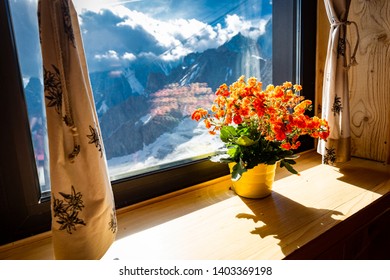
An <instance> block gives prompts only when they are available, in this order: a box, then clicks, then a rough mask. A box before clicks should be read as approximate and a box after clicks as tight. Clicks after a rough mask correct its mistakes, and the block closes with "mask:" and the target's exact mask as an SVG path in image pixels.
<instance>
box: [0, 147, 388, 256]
mask: <svg viewBox="0 0 390 280" xmlns="http://www.w3.org/2000/svg"><path fill="white" fill-rule="evenodd" d="M296 168H297V169H298V170H299V171H300V172H301V175H300V176H296V175H291V174H290V173H288V172H287V171H286V170H285V169H280V168H278V169H277V172H276V181H275V185H274V191H273V193H272V195H271V196H269V197H267V198H265V199H259V200H256V199H244V198H240V197H239V196H237V195H236V194H235V193H234V192H233V191H232V190H230V186H231V181H230V178H229V176H225V177H222V178H219V179H216V180H212V181H209V182H205V183H203V184H200V185H196V186H193V187H191V188H188V189H185V190H182V191H179V192H175V193H172V194H169V195H166V196H162V197H160V198H156V199H153V200H150V201H146V202H143V203H140V204H136V205H133V206H131V207H128V208H124V209H121V210H120V211H118V226H119V231H118V235H117V240H116V241H115V243H114V244H113V245H112V246H111V248H110V249H109V251H108V252H107V254H106V255H105V256H104V259H108V260H112V259H116V258H118V259H123V260H124V259H133V260H140V259H145V260H151V259H154V260H163V259H171V260H172V259H182V260H190V259H283V258H285V257H286V256H288V255H290V254H291V253H292V252H294V251H296V250H297V249H298V248H301V247H302V246H304V245H305V244H307V243H308V242H311V241H313V240H315V239H316V238H317V237H318V236H320V235H321V234H323V233H325V232H327V231H328V230H329V229H331V228H333V227H334V226H335V225H338V224H339V223H342V221H344V220H345V219H347V218H348V217H351V216H352V215H354V214H355V213H358V212H359V211H360V210H361V209H363V208H365V207H366V206H367V205H370V204H371V203H373V202H375V201H376V200H377V199H379V198H381V197H382V196H383V195H384V194H386V193H389V192H390V166H388V165H384V164H381V163H378V162H374V161H368V160H363V159H356V158H354V159H353V160H352V161H350V162H348V163H345V164H341V165H339V166H337V167H336V166H327V165H322V164H321V156H320V155H318V154H317V153H314V152H309V153H304V154H302V155H301V157H300V158H299V159H298V164H297V166H296ZM51 258H53V254H52V250H51V239H50V237H49V236H47V235H42V240H39V238H34V239H33V240H30V242H28V241H23V242H16V243H14V244H9V245H7V246H4V247H0V259H51Z"/></svg>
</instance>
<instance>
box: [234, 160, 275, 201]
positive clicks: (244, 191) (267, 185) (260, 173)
mask: <svg viewBox="0 0 390 280" xmlns="http://www.w3.org/2000/svg"><path fill="white" fill-rule="evenodd" d="M235 164H236V163H234V162H232V163H229V168H230V171H232V169H233V166H234V165H235ZM275 170H276V163H275V164H272V165H267V164H259V165H257V166H256V167H254V168H252V169H248V171H246V172H244V173H243V174H242V177H241V178H240V179H239V180H238V181H232V183H233V190H234V191H235V192H236V194H238V195H239V196H242V197H246V198H263V197H266V196H268V195H270V194H271V191H272V185H273V183H274V179H275Z"/></svg>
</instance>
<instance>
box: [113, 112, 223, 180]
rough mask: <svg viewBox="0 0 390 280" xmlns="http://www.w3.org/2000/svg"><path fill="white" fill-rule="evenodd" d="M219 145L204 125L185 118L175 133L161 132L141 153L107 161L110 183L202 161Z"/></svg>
mask: <svg viewBox="0 0 390 280" xmlns="http://www.w3.org/2000/svg"><path fill="white" fill-rule="evenodd" d="M222 146H223V143H222V141H220V140H219V137H215V136H212V135H210V134H209V133H208V131H207V130H206V128H205V127H204V124H203V123H196V122H195V121H193V120H191V119H190V118H186V119H183V120H182V122H181V123H180V124H179V125H178V126H177V127H176V129H175V130H174V131H172V132H170V133H168V132H167V133H164V134H163V135H161V136H160V137H159V138H157V139H156V141H155V142H153V143H151V144H149V145H145V146H144V149H143V150H140V151H137V152H135V153H133V154H130V155H126V156H122V157H116V158H112V159H110V160H108V167H109V172H110V176H111V180H116V179H120V178H124V177H128V176H131V175H136V174H139V173H143V172H147V171H151V170H158V169H160V167H159V166H160V165H163V164H168V163H172V164H173V165H175V164H180V163H183V162H187V161H190V160H191V159H199V158H202V157H203V158H204V157H207V156H208V155H210V154H212V153H213V152H214V151H215V150H217V149H218V148H220V147H222Z"/></svg>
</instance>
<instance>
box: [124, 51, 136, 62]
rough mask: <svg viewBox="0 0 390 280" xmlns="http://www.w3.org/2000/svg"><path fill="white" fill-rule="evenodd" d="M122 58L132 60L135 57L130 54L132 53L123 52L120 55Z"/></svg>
mask: <svg viewBox="0 0 390 280" xmlns="http://www.w3.org/2000/svg"><path fill="white" fill-rule="evenodd" d="M122 58H123V59H126V60H130V61H132V60H135V59H136V58H137V57H136V56H135V55H134V54H132V53H128V52H125V53H124V54H123V55H122Z"/></svg>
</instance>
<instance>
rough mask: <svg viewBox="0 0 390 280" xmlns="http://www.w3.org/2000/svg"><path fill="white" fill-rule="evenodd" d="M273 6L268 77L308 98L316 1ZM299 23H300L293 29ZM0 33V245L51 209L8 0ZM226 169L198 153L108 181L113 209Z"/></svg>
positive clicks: (38, 225)
mask: <svg viewBox="0 0 390 280" xmlns="http://www.w3.org/2000/svg"><path fill="white" fill-rule="evenodd" d="M276 11H277V14H278V17H277V18H278V21H274V20H273V23H272V24H273V56H274V54H275V53H277V54H278V60H275V59H274V60H273V82H274V83H275V84H279V83H282V82H284V81H286V80H290V81H294V82H296V83H300V84H302V86H303V88H304V94H305V96H306V98H309V99H311V100H314V89H315V49H316V48H315V44H316V38H315V37H316V36H315V34H316V18H317V16H316V15H317V1H304V0H288V1H286V0H273V14H274V15H275V14H276ZM295 11H297V12H295ZM313 15H314V16H313ZM273 18H276V17H273ZM291 23H293V24H291ZM300 23H301V24H302V26H303V27H304V28H302V29H299V30H297V27H298V26H299V24H300ZM0 34H3V35H2V36H3V38H2V40H0V48H1V50H2V52H1V54H0V84H1V85H2V86H1V88H2V90H1V95H2V102H1V103H0V118H1V120H3V121H2V122H1V131H2V135H4V134H5V135H6V137H3V136H2V137H0V147H1V148H2V157H1V158H0V211H1V212H0V218H1V221H2V230H1V235H0V245H3V244H6V243H10V242H14V241H16V240H19V239H22V238H25V237H28V236H31V235H35V234H38V233H41V232H44V231H48V230H50V225H51V215H50V198H46V199H44V198H43V197H42V196H41V192H40V187H39V180H38V175H37V171H36V163H35V159H34V151H33V146H32V140H31V132H30V128H29V121H28V115H27V107H26V101H25V96H24V89H23V82H22V77H21V72H20V67H19V62H18V55H17V51H16V43H15V38H14V34H13V27H12V21H11V13H10V7H9V3H8V0H6V1H0ZM297 45H298V46H301V47H302V48H301V52H298V51H297V49H296V48H295V46H297ZM304 48H305V50H304ZM303 53H304V57H303V55H301V54H303ZM297 62H299V63H297ZM286 65H294V66H293V67H286ZM297 65H300V66H299V67H297ZM4 120H6V121H4ZM305 142H306V141H305ZM305 145H306V148H305V149H311V148H313V147H314V142H313V141H311V140H309V141H308V142H307V143H305ZM228 173H229V170H228V167H227V165H225V164H219V163H212V162H210V161H209V160H207V159H203V160H197V161H194V162H192V163H187V164H184V165H182V166H180V167H175V168H169V169H166V170H162V171H155V172H152V173H148V174H143V175H138V176H135V177H131V178H127V179H121V180H116V181H112V187H113V192H114V197H115V201H116V207H117V209H119V208H122V207H125V206H128V205H131V204H134V203H137V202H140V201H143V200H146V199H150V198H153V197H156V196H160V195H163V194H166V193H169V192H173V191H175V190H179V189H182V188H186V187H190V186H193V185H195V184H198V183H201V182H204V181H208V180H211V179H214V178H217V177H220V176H223V175H227V174H228ZM156 182H158V184H156Z"/></svg>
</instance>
